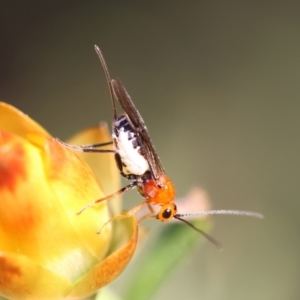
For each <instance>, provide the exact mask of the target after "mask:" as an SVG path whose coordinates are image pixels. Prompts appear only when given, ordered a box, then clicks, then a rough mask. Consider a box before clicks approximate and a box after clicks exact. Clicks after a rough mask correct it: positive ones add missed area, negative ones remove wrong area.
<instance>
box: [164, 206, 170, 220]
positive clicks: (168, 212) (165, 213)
mask: <svg viewBox="0 0 300 300" xmlns="http://www.w3.org/2000/svg"><path fill="white" fill-rule="evenodd" d="M171 215H172V210H171V209H170V208H167V209H165V210H164V212H163V213H162V217H163V218H164V219H169V218H170V217H171Z"/></svg>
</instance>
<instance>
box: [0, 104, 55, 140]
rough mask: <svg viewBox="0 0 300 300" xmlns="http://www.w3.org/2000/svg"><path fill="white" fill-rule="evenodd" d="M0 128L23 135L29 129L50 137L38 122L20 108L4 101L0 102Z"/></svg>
mask: <svg viewBox="0 0 300 300" xmlns="http://www.w3.org/2000/svg"><path fill="white" fill-rule="evenodd" d="M0 130H3V131H6V132H13V133H15V134H17V135H20V136H23V137H25V136H26V134H27V132H29V131H33V132H37V133H40V134H42V135H44V136H49V137H50V134H49V133H48V132H47V131H46V130H45V129H44V128H43V127H41V126H40V125H39V124H38V123H36V122H35V121H33V120H32V119H31V118H29V117H28V116H27V115H25V114H24V113H23V112H21V111H20V110H18V109H16V108H15V107H13V106H11V105H9V104H7V103H4V102H0Z"/></svg>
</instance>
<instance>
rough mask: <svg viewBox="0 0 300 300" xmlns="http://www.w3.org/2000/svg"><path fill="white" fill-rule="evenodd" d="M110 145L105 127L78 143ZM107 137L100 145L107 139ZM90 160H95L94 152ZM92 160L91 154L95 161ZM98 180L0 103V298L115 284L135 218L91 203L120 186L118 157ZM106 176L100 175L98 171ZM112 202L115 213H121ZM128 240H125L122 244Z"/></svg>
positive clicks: (105, 164) (48, 295) (70, 294)
mask: <svg viewBox="0 0 300 300" xmlns="http://www.w3.org/2000/svg"><path fill="white" fill-rule="evenodd" d="M91 136H94V137H95V138H96V137H98V138H99V137H100V140H99V139H98V140H97V141H94V140H89V142H88V143H94V142H97V143H101V142H102V141H103V142H106V141H108V140H109V139H110V137H109V134H108V132H107V129H106V127H105V126H99V127H98V128H91V129H90V130H88V131H86V132H83V133H81V134H80V135H78V136H77V137H75V139H74V140H78V141H82V140H86V139H88V138H90V137H91ZM101 139H102V140H101ZM90 155H91V154H90ZM90 157H91V156H90ZM93 157H94V159H99V162H98V165H97V167H96V168H97V170H98V172H97V173H98V174H100V176H101V178H100V179H99V178H98V177H96V175H95V173H94V172H93V171H92V170H91V168H90V167H89V166H88V165H87V164H86V163H85V162H84V161H83V160H82V159H81V158H80V157H79V156H78V155H76V154H74V153H73V152H72V151H70V150H69V149H66V148H65V147H63V146H62V145H61V144H60V143H58V142H57V141H55V140H53V139H52V138H51V136H50V135H49V134H48V133H47V132H46V131H45V130H44V129H43V128H42V127H40V126H39V125H38V124H37V123H35V122H34V121H33V120H31V119H30V118H29V117H28V116H26V115H24V114H23V113H22V112H20V111H18V110H17V109H16V108H14V107H12V106H10V105H8V104H5V103H1V102H0V295H1V296H4V297H7V298H9V299H16V300H17V299H81V298H85V297H87V296H89V295H91V294H93V293H95V292H96V291H97V289H99V288H101V287H103V286H104V285H106V284H108V283H109V282H111V281H112V280H114V279H115V278H116V277H117V276H118V275H119V274H120V272H121V271H122V270H123V269H124V267H125V266H126V264H127V263H128V261H129V260H130V258H131V256H132V254H133V252H134V250H135V246H136V239H137V223H136V219H135V218H134V217H131V218H127V219H123V220H118V221H114V222H112V223H109V224H108V225H107V226H105V227H104V228H103V230H102V231H101V234H96V232H97V231H98V230H99V229H100V228H101V226H102V225H103V224H104V223H105V222H106V221H107V220H108V219H109V218H110V214H109V213H108V207H107V204H106V202H103V203H100V204H98V205H95V206H93V207H92V208H90V209H88V210H86V211H84V212H83V213H82V214H81V215H77V212H78V211H79V210H80V209H81V208H83V207H84V206H85V205H87V204H88V203H89V202H91V201H93V200H95V199H99V198H102V197H103V196H104V193H103V190H102V188H101V187H100V185H99V182H100V181H103V182H104V183H105V185H106V189H107V190H106V191H105V192H111V190H112V189H114V188H117V186H116V185H117V183H118V181H117V179H116V175H117V174H116V171H115V170H114V171H112V170H113V169H112V167H115V166H114V164H113V163H112V159H113V157H112V156H102V155H100V154H99V155H96V154H94V155H93ZM99 170H100V171H99ZM118 209H119V208H118V204H114V207H113V210H114V212H116V211H117V210H118ZM120 236H122V238H119V237H120Z"/></svg>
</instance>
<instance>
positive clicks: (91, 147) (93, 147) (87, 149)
mask: <svg viewBox="0 0 300 300" xmlns="http://www.w3.org/2000/svg"><path fill="white" fill-rule="evenodd" d="M54 140H55V141H57V142H59V143H60V144H62V145H63V146H65V147H66V148H69V149H72V150H76V151H81V152H97V153H115V152H116V151H115V150H111V149H96V148H98V147H104V146H107V145H111V144H112V142H106V143H101V144H92V145H83V146H73V145H70V144H67V143H65V142H63V141H62V140H60V139H58V138H55V139H54Z"/></svg>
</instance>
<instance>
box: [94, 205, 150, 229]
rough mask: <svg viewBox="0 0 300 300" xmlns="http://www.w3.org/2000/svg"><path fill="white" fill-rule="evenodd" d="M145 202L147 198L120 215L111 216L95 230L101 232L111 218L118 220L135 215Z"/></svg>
mask: <svg viewBox="0 0 300 300" xmlns="http://www.w3.org/2000/svg"><path fill="white" fill-rule="evenodd" d="M146 203H147V200H145V201H143V202H141V203H140V204H138V205H137V206H135V207H133V208H132V209H130V210H129V211H127V212H126V213H124V214H122V215H116V216H114V217H112V218H111V219H109V220H108V221H107V222H105V223H104V224H103V225H102V227H101V228H100V230H99V231H98V232H97V233H98V234H100V233H101V231H102V229H103V228H104V227H105V226H106V225H107V224H108V223H110V222H112V221H113V220H118V219H125V218H129V217H131V216H133V215H135V214H136V213H137V212H138V211H139V210H140V209H141V207H142V206H143V205H145V204H146Z"/></svg>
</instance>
